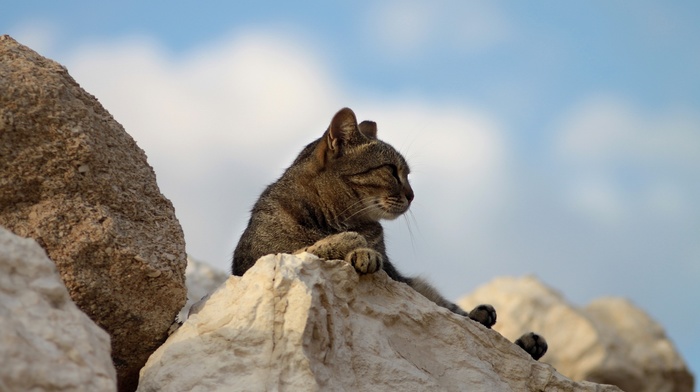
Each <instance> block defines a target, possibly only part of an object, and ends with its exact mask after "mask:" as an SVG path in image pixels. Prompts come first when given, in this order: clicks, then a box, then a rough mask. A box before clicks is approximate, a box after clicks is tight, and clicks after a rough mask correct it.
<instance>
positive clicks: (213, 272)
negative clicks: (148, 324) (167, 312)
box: [178, 255, 231, 320]
mask: <svg viewBox="0 0 700 392" xmlns="http://www.w3.org/2000/svg"><path fill="white" fill-rule="evenodd" d="M229 276H231V274H230V273H226V272H223V271H219V270H217V269H215V268H213V267H211V266H210V265H208V264H206V263H203V262H201V261H199V260H196V259H195V258H193V257H192V256H190V255H187V268H186V269H185V284H186V285H187V303H186V304H185V307H183V308H182V310H181V311H180V313H179V314H178V319H179V320H185V319H187V313H188V312H189V310H190V307H191V306H192V305H194V304H195V303H196V302H198V301H199V300H200V299H202V298H204V297H205V296H206V295H207V294H210V293H212V292H213V291H214V290H216V288H217V287H219V286H221V284H222V283H224V281H226V279H228V277H229Z"/></svg>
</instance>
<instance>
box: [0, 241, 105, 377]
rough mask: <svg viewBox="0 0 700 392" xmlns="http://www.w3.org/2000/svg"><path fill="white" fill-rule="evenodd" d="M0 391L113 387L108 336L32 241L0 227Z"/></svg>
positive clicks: (42, 251)
mask: <svg viewBox="0 0 700 392" xmlns="http://www.w3.org/2000/svg"><path fill="white" fill-rule="evenodd" d="M0 358H1V359H0V361H1V363H2V365H0V391H116V389H117V388H116V385H117V374H116V371H115V370H114V366H113V365H112V359H111V358H110V349H109V335H107V333H106V332H105V331H103V330H102V329H101V328H99V327H98V326H97V325H96V324H95V323H94V322H93V321H92V320H90V319H89V318H88V317H87V316H86V315H85V314H84V313H83V312H81V311H80V309H78V307H77V306H75V304H74V303H73V301H71V299H70V296H69V295H68V291H67V290H66V287H65V286H64V285H63V282H62V281H61V278H60V277H59V276H58V272H57V271H56V266H55V265H54V263H53V262H52V261H51V260H49V259H48V258H47V257H46V253H45V252H44V250H43V249H42V248H41V247H40V246H39V245H38V244H37V243H36V241H34V240H32V239H28V238H21V237H18V236H16V235H14V234H12V233H11V232H10V231H8V230H6V229H5V228H3V227H0Z"/></svg>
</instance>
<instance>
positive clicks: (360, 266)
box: [294, 231, 383, 274]
mask: <svg viewBox="0 0 700 392" xmlns="http://www.w3.org/2000/svg"><path fill="white" fill-rule="evenodd" d="M301 252H309V253H313V254H315V255H316V256H318V257H320V258H322V259H326V260H345V261H347V262H348V263H350V264H351V265H352V266H353V267H354V268H355V270H356V271H357V272H358V273H361V274H371V273H374V272H377V271H379V270H380V269H382V264H383V257H382V255H381V253H379V252H377V251H376V250H374V249H372V248H368V247H367V240H366V239H365V237H364V236H362V235H361V234H359V233H357V232H354V231H345V232H342V233H338V234H333V235H329V236H328V237H326V238H323V239H320V240H318V241H316V243H314V244H313V245H311V246H307V247H306V248H303V249H299V250H298V251H296V252H294V253H301Z"/></svg>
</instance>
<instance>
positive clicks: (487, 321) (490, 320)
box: [469, 305, 496, 328]
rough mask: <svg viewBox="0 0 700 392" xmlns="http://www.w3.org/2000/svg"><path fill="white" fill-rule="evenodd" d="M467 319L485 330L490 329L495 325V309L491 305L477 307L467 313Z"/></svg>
mask: <svg viewBox="0 0 700 392" xmlns="http://www.w3.org/2000/svg"><path fill="white" fill-rule="evenodd" d="M469 318H470V319H472V320H474V321H476V322H478V323H479V324H481V325H483V326H484V327H486V328H491V327H493V325H494V324H496V309H494V308H493V306H491V305H479V306H477V307H476V308H474V309H472V311H471V312H469Z"/></svg>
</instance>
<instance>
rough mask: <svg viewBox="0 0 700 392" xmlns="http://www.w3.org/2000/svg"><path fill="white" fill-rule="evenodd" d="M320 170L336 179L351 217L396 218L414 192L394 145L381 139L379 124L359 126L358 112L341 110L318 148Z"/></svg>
mask: <svg viewBox="0 0 700 392" xmlns="http://www.w3.org/2000/svg"><path fill="white" fill-rule="evenodd" d="M314 160H315V162H316V164H317V165H318V166H317V167H318V169H319V172H327V173H328V174H331V176H329V177H332V178H334V179H335V180H334V181H335V182H336V183H334V184H329V185H331V186H334V187H336V194H337V195H338V196H339V201H341V200H342V201H343V202H344V203H345V204H348V205H345V206H343V208H345V209H346V211H343V215H344V216H345V217H346V218H347V219H369V220H374V221H378V220H380V219H395V218H396V217H398V216H400V215H401V214H403V213H404V212H406V211H407V210H408V208H409V207H410V206H411V201H412V200H413V197H414V194H413V189H411V185H410V184H409V182H408V174H409V172H410V169H409V167H408V164H407V163H406V160H405V159H404V157H403V156H402V155H401V154H400V153H399V152H398V151H396V150H395V149H394V148H393V147H392V146H390V145H389V144H387V143H384V142H383V141H381V140H379V139H377V124H375V123H374V122H372V121H363V122H362V123H360V124H358V123H357V119H356V117H355V113H353V111H352V110H350V109H348V108H344V109H341V110H340V111H339V112H338V113H336V115H335V116H333V119H332V120H331V124H330V126H329V127H328V129H327V130H326V132H325V133H324V134H323V137H322V138H321V139H320V140H319V142H318V144H317V145H316V148H315V151H314Z"/></svg>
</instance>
